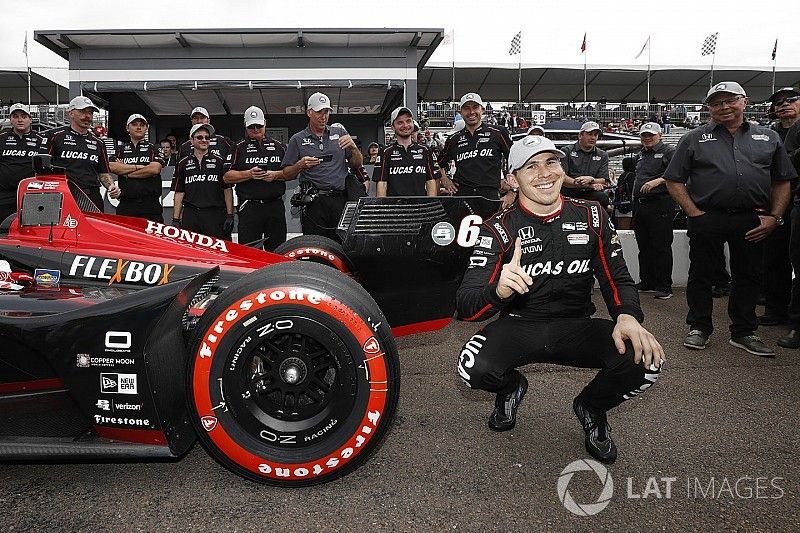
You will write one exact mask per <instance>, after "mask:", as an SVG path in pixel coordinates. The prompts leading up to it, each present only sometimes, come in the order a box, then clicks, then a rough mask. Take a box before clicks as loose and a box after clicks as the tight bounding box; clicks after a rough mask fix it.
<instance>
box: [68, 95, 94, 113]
mask: <svg viewBox="0 0 800 533" xmlns="http://www.w3.org/2000/svg"><path fill="white" fill-rule="evenodd" d="M87 107H91V108H92V109H94V110H95V112H97V111H99V109H98V108H97V106H96V105H94V104H93V103H92V101H91V100H89V98H88V97H86V96H76V97H75V98H73V99H72V100H70V101H69V106H67V111H72V110H73V109H86V108H87Z"/></svg>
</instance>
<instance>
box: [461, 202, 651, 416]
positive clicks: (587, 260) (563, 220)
mask: <svg viewBox="0 0 800 533" xmlns="http://www.w3.org/2000/svg"><path fill="white" fill-rule="evenodd" d="M517 238H519V239H520V241H521V243H520V244H521V247H522V259H521V261H520V265H521V267H522V268H523V269H524V270H525V271H526V272H527V273H528V274H529V275H530V276H531V277H532V278H533V285H532V286H531V288H530V291H529V292H528V293H526V294H516V293H515V294H514V295H512V296H511V297H510V298H507V299H501V298H500V297H499V296H498V295H497V292H496V289H497V282H498V280H499V278H500V273H501V270H502V267H503V265H504V264H505V263H508V262H509V261H510V260H511V257H512V256H513V254H514V243H515V240H516V239H517ZM595 278H596V279H597V280H598V282H599V284H600V290H601V292H602V295H603V298H604V300H605V302H606V306H607V307H608V311H609V314H610V315H611V318H612V320H607V319H600V318H591V316H592V315H593V314H594V312H595V310H596V308H595V306H594V304H593V303H592V290H593V287H594V280H595ZM456 306H457V313H458V317H459V318H460V319H462V320H470V321H479V320H485V319H487V318H489V317H491V316H493V315H495V314H497V313H500V318H499V319H498V320H496V321H494V322H492V323H490V324H488V325H487V326H486V327H485V328H483V329H482V330H481V331H479V332H478V333H476V334H475V335H473V336H472V337H471V338H470V339H469V340H468V341H467V343H466V344H465V345H464V347H463V348H462V350H461V353H460V355H459V361H458V372H459V375H460V376H461V377H462V379H464V381H465V382H466V383H467V384H468V385H470V387H473V388H477V389H483V390H488V391H492V392H497V393H499V394H505V393H508V392H510V391H512V390H514V389H515V388H516V386H517V384H518V383H519V373H518V372H517V371H516V370H515V368H516V367H519V366H522V365H524V364H529V363H536V362H547V363H555V364H564V365H570V366H579V367H585V368H601V369H602V370H601V372H600V373H599V374H598V375H597V376H596V377H595V379H594V380H592V382H591V383H589V384H588V385H587V386H586V388H585V389H584V391H583V392H582V393H581V396H582V398H583V401H584V404H585V405H587V407H589V408H590V409H591V410H594V411H602V412H605V411H607V410H608V409H610V408H612V407H614V406H616V405H618V404H619V403H621V402H622V401H624V400H625V399H627V398H630V397H633V396H635V395H636V394H639V393H640V392H642V391H643V390H645V389H646V388H648V387H649V386H650V385H652V384H653V383H655V381H656V379H657V377H658V373H659V370H658V369H655V370H653V369H645V368H644V365H643V364H641V363H640V364H638V365H637V364H635V363H634V360H633V349H632V346H631V345H630V343H627V348H628V350H627V352H626V353H625V354H624V355H620V354H619V353H618V352H617V349H616V347H615V346H614V342H613V340H612V338H611V333H612V331H613V329H614V325H615V321H616V319H617V317H618V316H619V315H621V314H628V315H631V316H633V317H634V318H636V320H638V321H639V322H642V321H643V320H644V315H643V313H642V309H641V306H640V305H639V296H638V293H637V291H636V287H635V286H634V283H633V280H632V279H631V276H630V274H629V273H628V269H627V267H626V265H625V259H624V258H623V255H622V244H621V243H620V240H619V237H618V236H617V234H616V231H615V230H614V227H613V225H612V224H611V222H610V220H609V218H608V215H607V214H606V212H605V210H604V209H603V208H602V207H601V206H600V204H598V203H597V202H592V201H587V200H580V199H573V198H566V197H562V207H561V209H560V210H559V211H557V212H555V213H552V214H550V215H548V216H547V217H541V216H538V215H536V214H534V213H531V212H529V211H527V210H526V209H525V208H524V207H522V206H521V205H520V204H519V202H516V203H515V204H514V205H512V206H511V207H509V208H507V209H505V210H503V211H501V212H499V213H497V214H496V215H495V216H493V217H492V218H490V219H488V220H487V221H486V222H484V223H483V225H482V226H481V230H480V234H479V237H478V240H477V242H476V244H475V248H474V251H473V255H472V257H470V266H469V268H468V270H467V272H466V274H465V275H464V279H463V281H462V284H461V287H460V288H459V290H458V293H457V295H456Z"/></svg>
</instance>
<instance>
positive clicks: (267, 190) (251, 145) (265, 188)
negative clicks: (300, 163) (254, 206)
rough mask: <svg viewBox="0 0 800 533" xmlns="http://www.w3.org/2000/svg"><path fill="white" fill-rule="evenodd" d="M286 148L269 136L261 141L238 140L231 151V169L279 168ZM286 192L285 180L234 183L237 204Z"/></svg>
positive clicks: (266, 198)
mask: <svg viewBox="0 0 800 533" xmlns="http://www.w3.org/2000/svg"><path fill="white" fill-rule="evenodd" d="M285 153H286V148H285V147H284V146H283V144H282V143H281V142H279V141H276V140H275V139H273V138H271V137H264V140H263V141H258V140H256V139H245V140H243V141H239V143H238V144H237V145H236V148H235V149H234V151H233V159H232V162H231V170H239V171H242V170H250V169H251V168H253V167H255V166H259V167H261V169H262V170H280V169H281V161H283V156H284V154H285ZM285 192H286V182H285V181H264V180H254V179H250V180H246V181H240V182H239V183H237V184H236V195H237V196H238V197H239V204H240V205H241V202H242V201H243V200H272V199H275V198H278V197H280V196H282V195H283V193H285Z"/></svg>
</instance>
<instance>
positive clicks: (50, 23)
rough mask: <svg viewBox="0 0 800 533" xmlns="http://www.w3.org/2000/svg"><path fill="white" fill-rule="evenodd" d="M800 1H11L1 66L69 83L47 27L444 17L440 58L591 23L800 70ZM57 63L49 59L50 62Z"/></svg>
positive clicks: (658, 45) (601, 53)
mask: <svg viewBox="0 0 800 533" xmlns="http://www.w3.org/2000/svg"><path fill="white" fill-rule="evenodd" d="M799 20H800V2H798V1H796V0H791V1H787V0H782V1H775V0H762V1H758V2H750V1H747V2H745V1H743V0H729V1H726V2H718V1H708V0H667V1H664V2H643V1H641V0H638V1H635V0H606V1H605V2H600V1H597V0H594V1H583V0H573V1H566V2H565V1H560V0H559V1H555V0H544V1H542V0H528V1H503V0H494V1H489V2H487V1H475V0H460V1H451V0H425V1H416V0H413V1H408V0H406V1H397V2H394V1H393V2H383V1H379V0H373V1H364V0H362V1H353V0H337V1H332V0H328V1H317V0H301V1H297V0H291V1H286V2H277V1H274V0H246V1H245V0H215V1H207V0H194V1H191V2H185V1H181V0H166V1H164V0H161V1H158V2H156V1H152V0H135V1H132V2H113V3H111V2H108V3H101V2H98V1H97V0H93V1H88V0H23V1H18V2H12V1H9V0H6V1H4V2H3V9H2V17H1V18H0V69H3V70H9V69H11V70H13V69H19V70H24V69H25V56H24V55H23V53H22V47H23V42H24V39H25V32H26V31H27V32H28V53H29V60H30V65H31V67H34V68H35V69H36V70H37V71H39V72H40V73H42V74H43V75H45V76H48V77H51V78H54V77H55V78H57V79H58V80H60V81H63V82H66V80H67V70H66V66H67V65H66V61H64V60H62V59H61V58H60V57H58V56H57V55H55V54H53V53H52V52H50V51H49V50H47V49H45V48H44V47H43V46H41V45H39V44H38V43H36V42H34V41H33V31H35V30H79V29H125V28H138V29H153V28H160V29H190V28H198V29H200V28H304V27H305V28H318V27H329V28H346V27H357V28H382V27H387V28H442V29H444V30H445V32H450V31H452V30H453V29H454V30H455V34H454V35H455V37H454V49H453V47H451V46H450V45H447V46H444V45H442V46H440V47H439V49H438V50H437V52H436V53H435V54H434V56H433V57H432V58H431V60H430V62H429V64H439V65H444V64H449V63H450V61H451V60H452V57H453V53H454V55H455V61H456V64H457V65H458V64H463V65H467V64H477V65H489V64H491V65H495V66H502V65H508V66H516V64H517V60H518V57H516V56H514V57H512V56H509V55H508V49H509V43H510V41H511V39H512V37H513V36H514V34H516V33H517V31H520V30H521V31H522V51H523V52H522V63H523V65H529V66H548V65H549V66H564V65H567V66H570V65H571V66H578V67H582V65H583V62H584V56H583V55H582V54H581V52H580V46H581V42H582V40H583V35H584V32H585V33H586V34H587V53H586V54H587V55H586V60H587V63H588V65H589V68H602V67H611V66H617V67H637V66H638V67H639V68H646V65H647V56H648V52H647V51H645V52H644V53H643V54H642V55H641V57H639V59H635V56H636V55H637V54H638V53H639V51H640V50H641V48H642V46H643V45H644V43H645V42H646V41H647V38H648V36H651V48H650V55H651V62H652V65H653V68H658V67H669V66H696V67H698V68H709V66H710V63H711V56H705V57H703V56H701V54H700V48H701V45H702V43H703V40H704V39H705V38H706V37H707V36H708V35H709V34H711V33H714V32H719V38H718V41H717V54H716V57H715V64H716V68H720V69H722V68H747V69H761V70H770V69H771V68H772V60H771V53H772V48H773V45H774V43H775V39H776V38H777V39H778V52H777V68H778V70H800V31H798V21H799ZM45 67H47V69H46V70H43V68H45Z"/></svg>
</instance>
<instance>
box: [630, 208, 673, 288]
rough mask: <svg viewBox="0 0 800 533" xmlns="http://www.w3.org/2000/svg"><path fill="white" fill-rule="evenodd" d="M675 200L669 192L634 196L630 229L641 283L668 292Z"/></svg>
mask: <svg viewBox="0 0 800 533" xmlns="http://www.w3.org/2000/svg"><path fill="white" fill-rule="evenodd" d="M674 217H675V202H674V201H673V200H672V198H670V197H669V196H655V197H650V198H642V199H636V200H635V201H634V204H633V233H634V235H635V237H636V245H637V246H638V247H639V277H640V278H641V281H642V285H644V286H645V287H647V288H652V289H655V290H658V291H664V292H672V219H673V218H674Z"/></svg>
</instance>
